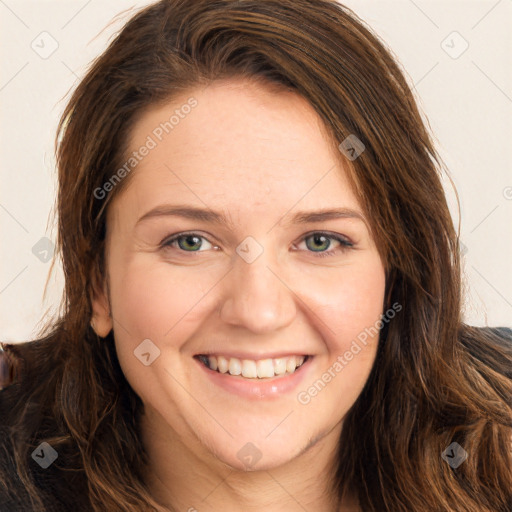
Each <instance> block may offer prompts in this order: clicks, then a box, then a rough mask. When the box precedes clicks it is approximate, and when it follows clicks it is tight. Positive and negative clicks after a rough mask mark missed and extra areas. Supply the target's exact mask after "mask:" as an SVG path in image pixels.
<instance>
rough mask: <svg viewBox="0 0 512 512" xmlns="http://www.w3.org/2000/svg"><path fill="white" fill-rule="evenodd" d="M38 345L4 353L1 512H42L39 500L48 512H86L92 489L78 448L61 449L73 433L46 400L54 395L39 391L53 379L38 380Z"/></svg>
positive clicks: (0, 367)
mask: <svg viewBox="0 0 512 512" xmlns="http://www.w3.org/2000/svg"><path fill="white" fill-rule="evenodd" d="M37 343H38V342H37V341H36V342H27V343H21V344H16V345H6V344H3V349H4V350H3V351H2V350H0V379H1V380H0V512H16V511H20V512H21V511H23V512H29V511H31V510H36V508H35V507H34V499H35V501H36V502H37V501H38V500H40V503H41V504H42V506H43V508H40V509H37V510H44V511H45V512H64V511H69V510H75V511H76V512H79V511H82V510H90V508H83V506H84V504H85V503H86V502H87V499H86V496H87V490H86V489H87V484H86V479H85V477H84V472H83V470H82V469H81V468H80V467H79V465H77V450H76V447H75V446H74V445H73V443H72V442H67V443H62V444H61V445H58V444H57V441H58V440H59V439H62V438H64V437H67V438H69V439H70V436H69V432H66V431H64V430H63V429H62V428H61V426H60V422H58V421H56V419H55V413H54V412H53V411H55V409H54V407H53V405H54V404H52V403H48V402H47V401H45V400H44V399H43V397H44V396H48V394H45V393H42V392H40V391H38V388H41V386H42V383H44V382H45V380H46V381H48V380H50V379H48V376H46V378H44V377H43V378H40V379H34V377H35V374H36V373H37V372H38V371H39V370H41V368H40V367H38V365H37V362H36V361H37V360H36V359H34V357H33V354H34V353H35V352H37V351H38V347H37ZM45 370H47V368H46V369H45ZM43 373H44V372H43ZM43 387H44V385H43ZM54 396H55V395H54ZM53 440H56V441H55V442H54V441H53ZM52 444H53V446H52ZM81 496H82V497H83V498H81Z"/></svg>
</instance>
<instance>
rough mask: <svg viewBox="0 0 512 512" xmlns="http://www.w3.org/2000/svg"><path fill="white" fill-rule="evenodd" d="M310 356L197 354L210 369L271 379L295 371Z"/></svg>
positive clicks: (237, 375) (251, 377)
mask: <svg viewBox="0 0 512 512" xmlns="http://www.w3.org/2000/svg"><path fill="white" fill-rule="evenodd" d="M309 357H310V356H307V355H306V356H305V355H294V356H288V357H279V358H275V359H260V360H257V361H256V360H252V359H238V358H236V357H224V356H215V355H204V354H201V355H198V356H195V358H197V359H198V360H199V361H201V363H202V364H204V365H205V366H206V367H207V368H209V369H210V370H213V371H216V372H218V373H223V374H226V375H231V376H233V377H242V378H246V379H269V378H273V377H279V376H285V375H290V374H292V373H295V371H297V369H298V368H300V367H301V366H302V365H303V364H304V363H305V362H306V361H307V360H308V359H309Z"/></svg>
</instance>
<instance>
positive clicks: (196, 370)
mask: <svg viewBox="0 0 512 512" xmlns="http://www.w3.org/2000/svg"><path fill="white" fill-rule="evenodd" d="M190 96H193V97H194V98H195V99H196V100H197V102H198V104H197V106H196V107H195V108H194V109H193V110H192V111H191V112H190V113H189V114H188V115H187V116H185V117H184V118H183V119H180V122H179V124H177V125H176V126H175V127H174V128H173V130H172V132H170V133H169V134H167V135H165V136H164V137H163V139H162V141H161V142H158V145H157V146H156V147H155V148H154V149H151V151H149V153H148V154H147V156H145V157H144V158H143V159H142V161H141V162H140V163H139V164H138V165H137V168H136V169H135V170H134V171H132V172H133V173H134V175H133V176H131V181H130V183H129V184H128V186H127V187H126V189H125V190H123V191H122V192H121V193H120V194H119V195H118V196H117V197H116V198H115V200H114V201H113V203H112V204H111V205H110V207H109V212H108V220H107V253H106V256H107V258H106V262H107V264H106V267H107V278H106V280H105V282H104V283H103V285H104V286H103V290H102V291H97V293H96V296H95V300H94V304H93V310H94V315H93V321H94V326H95V329H96V331H97V333H98V334H99V335H103V336H104V335H106V334H107V333H108V332H109V331H110V329H111V328H114V335H115V342H116V350H117V353H118V357H119V361H120V364H121V367H122V369H123V372H124V373H125V375H126V378H127V379H128V381H129V383H130V385H131V386H132V387H133V389H134V390H135V392H136V393H137V394H138V395H139V396H140V397H141V399H142V401H143V402H144V406H145V407H144V410H145V412H144V416H143V422H142V435H143V440H144V444H145V446H146V448H147V451H148V454H149V458H150V461H151V463H150V467H149V468H147V473H146V474H147V481H148V483H149V485H150V487H151V489H152V491H153V492H154V496H155V498H156V499H157V500H158V501H159V502H160V503H162V504H163V505H166V506H172V507H175V508H176V510H194V509H195V510H197V511H200V512H202V511H214V510H224V511H227V512H230V511H235V510H236V511H239V510H246V511H260V510H267V511H270V512H277V511H287V512H290V511H295V510H297V511H301V510H304V508H305V509H306V510H308V511H311V512H313V511H323V512H325V511H327V510H332V511H334V510H339V509H340V504H339V503H336V502H335V500H334V499H333V497H332V496H330V494H329V492H328V487H327V485H328V482H329V475H331V474H332V472H333V469H334V465H335V464H336V460H335V454H336V447H337V443H338V438H339V435H340V432H341V427H342V422H343V417H344V416H345V414H346V413H347V411H348V410H349V409H350V407H351V406H352V405H353V403H354V402H355V400H356V399H357V397H358V396H359V394H360V392H361V390H362V388H363V386H364V384H365V382H366V380H367V378H368V375H369V373H370V370H371V367H372V364H373V362H374V360H375V354H376V349H377V342H376V341H377V340H376V338H374V339H373V340H372V342H370V343H368V344H367V346H366V347H365V348H364V349H363V350H361V351H360V352H359V353H358V354H357V355H355V356H354V357H353V359H352V360H351V361H349V362H348V363H347V364H346V366H344V368H343V370H342V371H340V372H338V373H337V374H336V377H335V378H333V379H332V380H331V382H329V383H328V384H327V385H326V386H325V387H324V388H323V389H322V390H321V391H320V392H319V393H318V394H317V396H315V397H313V398H312V399H311V400H310V402H309V403H308V404H301V403H300V402H299V401H298V400H297V394H298V393H299V392H300V391H303V390H307V389H308V387H310V386H311V385H312V384H313V383H314V382H315V381H317V380H318V379H320V378H321V376H322V374H323V373H324V372H325V371H326V370H327V369H328V368H330V367H332V366H333V364H334V363H335V361H336V360H337V358H338V356H342V355H343V354H345V352H346V351H347V350H349V349H350V346H351V343H352V342H353V340H354V339H355V338H356V337H357V336H358V334H360V333H361V332H362V331H363V330H364V329H365V328H367V327H370V326H373V325H375V323H376V322H377V321H378V319H379V318H380V315H381V314H382V313H383V301H384V288H385V271H384V265H383V262H382V261H381V258H380V256H379V253H378V250H377V247H376V246H375V244H374V241H373V240H372V238H371V235H370V231H369V229H368V227H367V224H366V222H365V220H362V219H358V218H338V219H334V220H332V219H331V220H326V221H322V222H315V223H311V224H303V225H301V224H290V225H287V224H286V223H287V221H288V220H289V219H290V218H291V216H292V215H294V214H295V213H296V212H297V211H299V210H301V211H302V210H306V211H316V210H319V209H323V208H328V207H332V208H340V207H346V208H350V209H352V210H355V211H357V212H359V213H360V214H361V216H363V214H362V211H361V208H360V205H359V203H358V201H357V200H356V197H355V195H354V193H353V191H352V190H351V188H350V186H349V184H348V181H347V179H346V176H345V171H344V169H343V163H342V158H341V154H340V153H336V150H335V149H333V146H332V145H331V144H329V142H328V139H327V134H326V132H325V129H324V128H323V126H322V123H321V120H320V118H319V117H318V115H317V114H316V112H315V111H314V110H313V109H312V107H311V106H310V105H309V104H308V103H307V101H306V100H304V99H303V98H302V97H300V96H299V95H297V94H295V93H293V92H282V93H276V92H275V91H270V90H269V89H267V88H265V87H264V86H262V85H259V84H256V83H252V82H249V81H239V80H229V81H222V82H214V83H213V84H212V85H210V86H209V87H207V88H204V89H195V90H192V91H189V92H188V94H186V95H183V96H180V97H178V98H174V100H173V101H172V102H171V103H169V104H166V105H163V106H162V105H160V106H158V107H154V108H152V109H150V110H148V111H147V112H145V114H144V115H143V116H142V117H141V118H140V119H139V120H138V122H137V124H136V125H135V128H134V130H133V132H132V137H131V141H130V147H131V148H133V150H136V149H137V148H139V147H140V146H141V145H143V144H144V143H145V141H146V140H147V137H148V135H151V134H152V132H153V130H154V129H155V127H157V126H158V125H159V124H160V123H161V122H162V121H164V120H167V119H169V117H170V115H171V114H172V113H173V111H174V110H175V109H176V108H179V106H180V105H182V104H184V103H186V101H187V99H188V98H189V97H190ZM164 204H168V205H177V204H186V205H193V206H196V207H199V208H207V207H208V208H210V209H212V210H215V211H219V212H221V213H224V214H225V215H226V217H227V218H228V220H230V221H231V222H232V224H233V225H232V226H223V225H216V224H212V223H208V222H204V221H199V220H190V219H185V218H180V217H172V216H164V215H161V216H153V217H151V218H147V219H145V220H142V221H140V222H138V223H137V221H138V219H139V218H141V217H142V216H143V215H144V214H146V213H147V212H148V211H150V210H152V209H153V208H155V207H157V206H160V205H164ZM318 231H328V232H330V233H332V234H338V235H341V236H343V237H345V238H347V239H348V240H350V241H351V242H352V243H353V247H350V248H348V249H346V250H343V246H341V244H340V243H339V242H337V241H336V240H335V239H331V238H329V239H328V240H329V241H330V245H329V241H325V240H321V241H320V243H318V242H317V245H315V240H314V237H312V236H309V237H306V236H305V235H312V234H315V233H317V232H318ZM181 232H193V233H195V234H196V236H200V237H204V238H201V239H199V241H196V240H192V242H188V244H187V240H184V239H182V248H180V246H179V245H178V242H177V241H175V242H174V243H173V244H172V247H163V246H162V242H163V241H165V240H166V239H168V238H169V237H170V235H174V234H178V233H181ZM248 236H250V237H252V238H253V239H254V240H256V241H257V243H258V244H259V245H260V246H261V247H262V248H263V252H262V254H261V255H259V257H257V258H256V259H255V260H254V261H253V262H252V263H247V262H246V261H245V260H244V259H243V258H242V257H240V256H239V255H238V254H237V252H236V248H237V247H238V246H239V244H240V243H241V242H242V241H243V240H244V239H245V238H246V237H248ZM183 247H184V248H183ZM315 251H317V252H315ZM322 251H323V252H324V253H325V252H329V251H330V252H332V255H331V256H327V257H319V256H318V254H319V253H321V252H322ZM145 339H150V340H151V341H152V343H154V345H156V347H158V349H159V350H160V355H159V357H158V358H156V359H155V360H154V362H153V363H152V364H150V365H149V366H145V365H144V364H142V363H141V361H140V360H139V359H138V358H137V357H135V356H134V350H135V349H136V348H137V346H138V345H140V343H141V342H142V341H143V340H145ZM229 350H237V351H242V352H247V353H251V354H255V357H254V359H258V357H257V355H258V354H262V353H264V352H272V353H276V352H292V353H297V354H309V355H312V356H314V357H313V359H312V360H311V361H310V363H309V367H308V368H307V374H306V376H305V377H304V378H303V380H302V381H301V383H300V384H299V385H298V387H297V389H294V390H293V391H291V392H287V393H283V394H281V395H280V396H278V397H271V398H270V397H267V398H262V399H259V400H254V399H245V398H242V397H239V396H237V395H234V394H232V393H230V392H228V391H226V390H224V389H222V388H220V387H218V386H215V385H214V384H212V383H211V381H210V379H209V378H207V374H206V373H205V371H204V370H203V369H202V368H201V367H200V366H199V364H198V362H197V360H195V359H194V358H193V356H194V355H196V354H201V353H205V352H208V351H211V352H221V353H222V352H227V351H229ZM303 370H304V371H306V368H304V369H303ZM248 442H250V443H252V444H253V445H254V446H255V447H257V449H258V451H259V453H260V454H261V459H260V460H259V461H258V462H257V464H255V465H254V466H253V467H251V468H248V467H247V466H246V464H245V463H244V461H243V460H242V458H241V457H239V456H238V455H237V454H238V452H239V450H240V449H241V448H242V447H243V446H244V445H246V443H248ZM349 503H350V501H349V500H348V499H347V501H346V503H345V504H344V505H343V507H342V510H356V508H351V507H349ZM192 507H193V508H192Z"/></svg>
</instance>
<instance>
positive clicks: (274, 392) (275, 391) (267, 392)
mask: <svg viewBox="0 0 512 512" xmlns="http://www.w3.org/2000/svg"><path fill="white" fill-rule="evenodd" d="M194 360H195V361H196V363H197V364H198V365H199V366H200V368H201V369H202V370H203V371H204V372H205V373H206V375H207V376H208V378H210V379H211V381H212V382H213V383H214V384H215V385H216V386H219V387H221V388H223V389H225V390H226V391H229V392H230V393H233V394H235V395H239V396H242V397H244V398H257V399H260V398H270V397H279V396H281V395H283V394H285V393H289V392H290V391H293V390H294V389H295V388H297V386H298V385H299V383H300V382H301V381H302V379H303V378H304V377H305V375H306V373H308V370H309V367H310V365H311V361H312V360H313V356H309V357H308V359H307V360H306V361H305V362H304V363H303V364H302V365H301V366H300V367H299V368H297V369H296V370H295V371H294V372H293V373H290V374H288V375H285V376H279V377H272V378H268V379H246V378H244V377H240V376H233V375H229V373H220V372H218V371H216V370H211V369H210V368H208V367H206V366H205V365H204V364H203V363H202V362H201V361H199V360H198V359H195V358H194Z"/></svg>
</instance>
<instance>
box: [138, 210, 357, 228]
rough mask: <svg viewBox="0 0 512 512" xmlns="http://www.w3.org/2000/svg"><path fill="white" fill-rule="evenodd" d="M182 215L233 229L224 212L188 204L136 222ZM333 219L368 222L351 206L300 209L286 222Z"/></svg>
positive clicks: (149, 213) (147, 216) (311, 222)
mask: <svg viewBox="0 0 512 512" xmlns="http://www.w3.org/2000/svg"><path fill="white" fill-rule="evenodd" d="M168 216H175V217H182V218H186V219H191V220H197V221H203V222H208V223H211V224H217V225H224V226H227V227H229V228H231V229H233V228H234V224H233V222H232V221H231V220H229V219H228V218H227V217H226V216H225V215H224V214H223V213H221V212H216V211H214V210H210V209H205V208H198V207H196V206H188V205H160V206H157V207H155V208H153V209H152V210H150V211H148V212H147V213H145V214H144V215H143V216H142V217H140V219H139V220H138V221H137V222H136V225H138V224H139V223H140V222H143V221H145V220H148V219H152V218H155V217H168ZM333 219H359V220H361V221H363V222H364V223H366V219H365V218H364V216H363V214H362V213H361V212H359V211H357V210H353V209H351V208H323V209H320V210H314V211H300V212H297V213H295V214H294V215H293V216H292V217H291V219H290V220H289V221H287V222H285V223H284V226H285V227H288V226H291V225H292V224H299V225H303V224H313V223H315V222H324V221H328V220H333Z"/></svg>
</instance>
